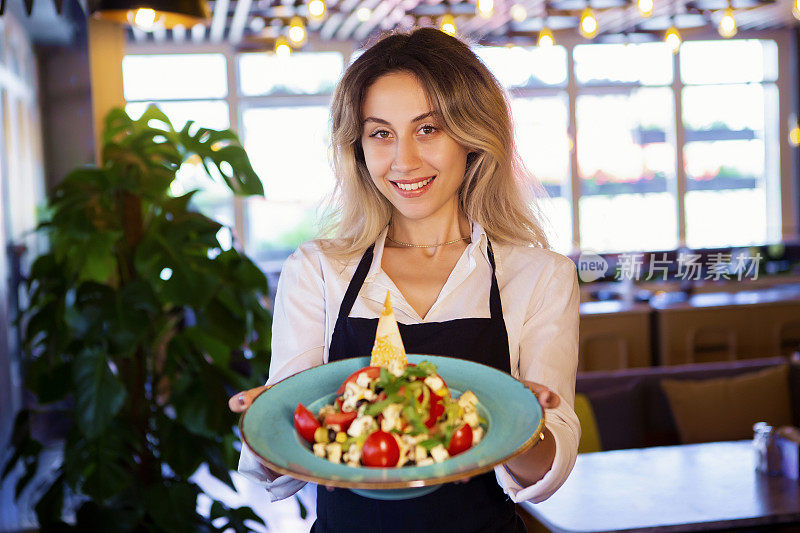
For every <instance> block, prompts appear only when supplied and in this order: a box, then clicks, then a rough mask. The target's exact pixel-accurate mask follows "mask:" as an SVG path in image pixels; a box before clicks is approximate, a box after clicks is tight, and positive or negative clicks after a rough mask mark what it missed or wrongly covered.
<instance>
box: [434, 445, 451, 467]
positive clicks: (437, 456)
mask: <svg viewBox="0 0 800 533" xmlns="http://www.w3.org/2000/svg"><path fill="white" fill-rule="evenodd" d="M431 457H433V460H434V461H436V462H437V463H441V462H442V461H444V460H445V459H447V458H448V457H450V454H449V453H447V450H445V449H444V446H442V445H441V444H439V445H438V446H434V448H433V449H432V450H431Z"/></svg>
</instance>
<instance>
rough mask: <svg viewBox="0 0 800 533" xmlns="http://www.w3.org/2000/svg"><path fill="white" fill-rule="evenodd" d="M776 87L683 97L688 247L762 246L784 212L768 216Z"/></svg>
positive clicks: (710, 89) (691, 91)
mask: <svg viewBox="0 0 800 533" xmlns="http://www.w3.org/2000/svg"><path fill="white" fill-rule="evenodd" d="M776 93H777V91H776V89H775V87H774V86H773V85H772V84H769V85H766V86H764V85H761V84H748V85H722V86H720V85H716V86H714V85H712V86H704V87H687V88H685V89H684V90H683V123H684V127H685V130H686V144H685V146H684V149H683V157H684V164H685V168H686V189H687V193H686V202H685V205H686V243H687V245H688V246H691V247H694V248H705V247H716V246H740V245H747V244H754V243H764V242H766V241H767V240H768V235H767V227H768V224H769V223H770V220H772V222H773V223H776V222H777V217H779V216H780V215H779V209H775V210H768V209H767V194H766V191H767V189H768V187H769V186H770V183H768V181H769V180H772V181H773V182H776V181H777V179H778V177H777V174H776V172H775V171H774V170H773V169H772V168H771V167H773V166H774V165H773V164H772V163H771V162H772V161H773V160H777V154H774V156H770V155H769V154H768V150H771V149H773V148H771V147H770V143H769V142H768V140H767V131H766V129H765V125H766V124H768V121H767V119H766V117H765V113H766V112H769V113H770V115H771V116H777V94H776Z"/></svg>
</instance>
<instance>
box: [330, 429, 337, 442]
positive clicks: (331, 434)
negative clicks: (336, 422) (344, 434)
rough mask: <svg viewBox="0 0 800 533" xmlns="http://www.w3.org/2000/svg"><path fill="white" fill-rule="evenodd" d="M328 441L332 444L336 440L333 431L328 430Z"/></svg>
mask: <svg viewBox="0 0 800 533" xmlns="http://www.w3.org/2000/svg"><path fill="white" fill-rule="evenodd" d="M328 440H329V441H331V442H333V441H335V440H336V432H335V431H334V430H332V429H329V430H328Z"/></svg>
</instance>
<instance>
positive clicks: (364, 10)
mask: <svg viewBox="0 0 800 533" xmlns="http://www.w3.org/2000/svg"><path fill="white" fill-rule="evenodd" d="M371 16H372V10H371V9H370V8H368V7H360V8H358V11H356V17H357V18H358V20H360V21H361V22H366V21H368V20H369V19H370V17H371Z"/></svg>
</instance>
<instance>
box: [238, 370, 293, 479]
mask: <svg viewBox="0 0 800 533" xmlns="http://www.w3.org/2000/svg"><path fill="white" fill-rule="evenodd" d="M271 386H272V385H262V386H261V387H256V388H254V389H250V390H244V391H241V392H237V393H236V394H234V395H233V396H231V397H230V399H228V408H229V409H230V410H231V411H233V412H234V413H244V412H245V411H247V408H248V407H250V405H252V403H253V400H255V399H256V397H257V396H258V395H259V394H261V393H262V392H264V391H265V390H267V389H268V388H270V387H271ZM260 466H261V470H263V471H264V473H265V474H266V475H267V478H268V479H269V480H270V481H274V480H275V479H277V478H279V477H280V476H281V474H280V473H279V472H275V471H274V470H270V469H269V468H267V467H266V466H264V465H260Z"/></svg>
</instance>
